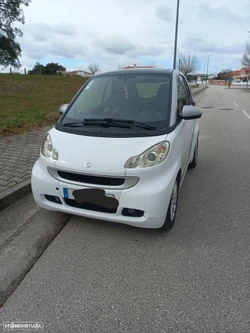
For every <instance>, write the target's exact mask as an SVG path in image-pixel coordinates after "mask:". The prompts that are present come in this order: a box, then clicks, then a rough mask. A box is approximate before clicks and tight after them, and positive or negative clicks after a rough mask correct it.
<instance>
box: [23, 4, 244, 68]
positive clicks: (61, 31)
mask: <svg viewBox="0 0 250 333" xmlns="http://www.w3.org/2000/svg"><path fill="white" fill-rule="evenodd" d="M24 14H25V20H26V23H25V25H23V26H22V30H23V32H24V35H23V37H22V38H21V39H20V44H21V48H22V58H21V59H20V60H21V63H22V65H23V66H24V67H27V68H28V69H30V68H32V67H33V65H34V64H35V62H36V61H37V60H38V59H40V61H41V63H42V64H46V63H48V62H51V61H53V62H58V63H60V64H62V65H63V66H65V67H66V68H67V70H73V69H85V70H86V69H87V67H88V64H89V63H93V62H96V63H98V64H99V66H100V69H101V71H102V72H104V71H108V70H114V69H117V68H118V66H122V65H124V66H125V65H129V64H131V65H132V64H150V63H152V62H153V63H155V64H157V65H158V66H163V67H166V68H172V66H173V49H174V33H175V16H176V0H105V1H104V0H91V1H87V0H85V1H83V0H70V1H69V0H42V1H41V0H32V3H31V4H30V6H29V7H24ZM249 30H250V1H249V0H238V1H236V0H180V22H179V39H178V52H183V53H188V52H190V53H195V54H196V55H197V57H198V58H199V59H200V62H201V69H200V71H201V72H203V71H204V66H205V64H206V63H207V58H208V55H209V54H213V56H211V58H210V70H209V72H210V73H215V72H216V67H217V71H218V72H219V71H220V70H221V69H223V68H228V67H229V68H232V69H240V68H241V67H242V65H241V57H242V54H243V52H244V50H245V46H246V43H247V41H250V34H248V33H247V31H249Z"/></svg>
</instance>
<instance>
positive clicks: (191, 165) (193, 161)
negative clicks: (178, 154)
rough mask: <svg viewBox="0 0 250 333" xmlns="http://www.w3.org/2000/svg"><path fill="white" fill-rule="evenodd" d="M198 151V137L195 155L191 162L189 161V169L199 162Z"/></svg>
mask: <svg viewBox="0 0 250 333" xmlns="http://www.w3.org/2000/svg"><path fill="white" fill-rule="evenodd" d="M198 152H199V144H198V139H197V142H196V145H195V148H194V157H193V160H192V162H191V163H189V166H188V168H189V169H194V168H195V167H196V166H197V163H198Z"/></svg>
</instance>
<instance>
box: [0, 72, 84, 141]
mask: <svg viewBox="0 0 250 333" xmlns="http://www.w3.org/2000/svg"><path fill="white" fill-rule="evenodd" d="M86 80H87V79H86V78H83V77H79V76H76V77H63V76H45V75H41V76H40V75H14V74H13V75H10V74H5V75H0V135H13V134H19V133H23V132H26V131H29V130H33V129H36V128H40V127H42V126H47V125H53V124H54V123H55V122H56V121H57V120H58V119H59V117H60V115H59V113H58V111H57V110H58V108H59V106H60V105H61V104H64V103H69V102H70V101H71V99H72V98H73V97H74V95H75V94H76V93H77V91H78V90H79V89H80V87H81V86H82V85H83V84H84V82H86Z"/></svg>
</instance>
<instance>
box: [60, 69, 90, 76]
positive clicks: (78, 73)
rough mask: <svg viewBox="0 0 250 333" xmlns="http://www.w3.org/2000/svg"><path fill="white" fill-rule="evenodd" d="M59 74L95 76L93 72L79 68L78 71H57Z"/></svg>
mask: <svg viewBox="0 0 250 333" xmlns="http://www.w3.org/2000/svg"><path fill="white" fill-rule="evenodd" d="M57 75H63V76H75V75H78V76H82V77H91V76H93V74H92V73H90V72H86V71H83V70H77V71H71V72H65V71H57Z"/></svg>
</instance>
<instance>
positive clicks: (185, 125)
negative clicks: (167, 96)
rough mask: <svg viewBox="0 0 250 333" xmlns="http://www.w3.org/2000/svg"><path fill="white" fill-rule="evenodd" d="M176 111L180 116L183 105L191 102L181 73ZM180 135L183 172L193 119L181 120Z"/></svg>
mask: <svg viewBox="0 0 250 333" xmlns="http://www.w3.org/2000/svg"><path fill="white" fill-rule="evenodd" d="M177 99H178V100H177V103H178V107H177V112H178V115H177V116H178V117H180V113H181V112H182V109H183V107H184V106H185V105H191V104H192V103H193V101H192V99H191V94H190V90H189V87H188V84H187V82H186V79H185V78H184V76H183V75H178V78H177ZM180 126H181V129H180V135H181V144H182V170H183V174H184V173H185V172H186V170H187V167H188V163H189V157H190V150H191V145H192V138H193V129H194V120H184V119H182V120H181V123H180Z"/></svg>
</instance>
